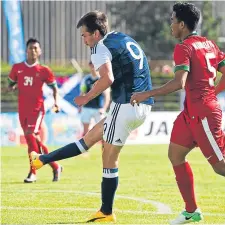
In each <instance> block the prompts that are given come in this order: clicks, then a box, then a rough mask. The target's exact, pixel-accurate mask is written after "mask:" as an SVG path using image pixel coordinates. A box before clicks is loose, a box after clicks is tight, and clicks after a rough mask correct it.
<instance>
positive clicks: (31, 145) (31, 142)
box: [25, 134, 39, 174]
mask: <svg viewBox="0 0 225 225" xmlns="http://www.w3.org/2000/svg"><path fill="white" fill-rule="evenodd" d="M25 138H26V141H27V145H28V156H29V160H30V162H31V159H30V153H31V152H32V151H35V152H37V153H39V147H38V144H37V142H36V138H35V137H34V135H33V134H27V135H25ZM30 172H31V173H33V174H36V170H35V169H33V168H32V167H31V166H30Z"/></svg>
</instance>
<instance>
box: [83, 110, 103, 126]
mask: <svg viewBox="0 0 225 225" xmlns="http://www.w3.org/2000/svg"><path fill="white" fill-rule="evenodd" d="M92 118H94V120H95V123H97V122H99V121H100V120H101V119H102V115H101V114H100V113H99V109H98V108H96V109H95V108H87V107H83V108H82V110H81V113H80V119H81V122H82V123H87V124H89V123H90V122H91V119H92Z"/></svg>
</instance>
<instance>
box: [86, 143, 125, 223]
mask: <svg viewBox="0 0 225 225" xmlns="http://www.w3.org/2000/svg"><path fill="white" fill-rule="evenodd" d="M103 145H104V148H103V151H102V164H103V177H102V184H101V190H102V205H101V208H100V210H99V211H98V212H97V213H95V214H94V215H92V216H91V217H90V218H89V219H88V221H87V222H115V221H116V216H115V214H114V213H113V202H114V196H115V193H116V190H117V187H118V181H119V177H118V159H119V153H120V150H121V148H122V147H123V146H115V145H112V144H109V143H107V142H105V141H103Z"/></svg>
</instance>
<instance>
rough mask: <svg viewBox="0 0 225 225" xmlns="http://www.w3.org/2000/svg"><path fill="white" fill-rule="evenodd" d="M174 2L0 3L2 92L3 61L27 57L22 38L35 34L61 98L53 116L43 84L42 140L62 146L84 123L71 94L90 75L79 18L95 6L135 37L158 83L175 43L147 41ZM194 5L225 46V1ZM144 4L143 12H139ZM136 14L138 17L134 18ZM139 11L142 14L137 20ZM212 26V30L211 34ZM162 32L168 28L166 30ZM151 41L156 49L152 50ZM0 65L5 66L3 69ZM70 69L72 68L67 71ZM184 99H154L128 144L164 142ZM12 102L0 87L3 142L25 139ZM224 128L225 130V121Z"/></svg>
mask: <svg viewBox="0 0 225 225" xmlns="http://www.w3.org/2000/svg"><path fill="white" fill-rule="evenodd" d="M172 4H173V2H139V1H135V2H128V1H127V2H117V1H115V2H111V1H17V0H14V1H2V7H1V25H2V26H1V27H2V32H1V33H2V38H1V62H2V67H1V68H2V73H1V86H2V90H4V88H5V87H6V86H7V79H6V78H7V75H8V71H9V68H10V66H8V65H7V64H12V63H15V62H19V61H22V60H23V59H24V57H25V53H24V50H25V41H26V40H27V39H28V38H29V37H36V38H37V39H38V40H40V43H41V46H42V50H43V55H42V57H41V62H43V63H45V64H47V65H49V66H50V67H51V68H52V69H53V70H54V69H55V67H56V65H57V70H56V71H55V74H56V76H57V78H56V79H57V83H58V86H59V92H60V96H61V98H60V107H61V112H60V113H59V114H53V113H52V112H51V106H52V99H51V97H50V95H51V91H50V90H49V89H48V87H46V86H45V87H44V95H45V99H46V100H45V107H46V111H47V114H46V117H45V125H46V126H45V129H43V130H45V132H44V139H45V140H46V142H47V144H49V145H63V144H66V143H68V142H70V141H73V140H74V139H77V138H79V137H80V135H81V134H82V125H81V123H80V120H79V114H78V112H77V108H76V106H75V105H74V103H73V98H74V96H76V95H78V94H79V84H80V80H81V77H82V75H83V74H85V73H88V71H87V69H86V67H87V62H88V61H89V58H90V52H89V49H88V48H87V47H86V46H84V45H83V43H82V39H81V37H80V32H79V30H77V29H76V22H77V21H78V19H79V18H80V17H81V16H82V15H83V14H85V13H86V12H88V11H90V10H95V9H99V10H102V11H105V12H106V13H107V14H108V17H109V23H110V26H111V29H112V30H119V31H122V32H126V33H128V34H130V35H131V36H134V37H135V39H136V40H138V41H139V43H140V44H141V45H142V47H143V49H144V51H145V52H146V54H147V56H148V58H149V63H150V66H151V71H152V80H153V85H154V86H155V87H156V86H159V85H161V84H163V83H165V82H167V81H168V80H169V79H171V77H172V76H173V73H172V71H173V61H172V51H173V46H174V44H175V42H174V41H171V38H170V37H168V36H167V35H168V34H165V37H163V35H161V36H162V37H161V38H162V40H161V42H159V43H154V46H153V45H152V46H151V45H149V42H151V40H153V41H154V40H155V39H157V36H154V33H157V31H158V30H157V29H156V27H157V26H162V28H163V27H164V26H165V23H164V24H163V22H162V21H163V20H165V19H166V26H167V27H169V18H170V10H168V9H169V8H171V6H172ZM196 4H197V5H198V6H199V7H200V8H201V9H202V11H203V17H204V12H205V11H207V10H208V12H205V14H207V13H210V15H209V16H208V17H206V18H203V19H205V20H203V21H207V22H205V23H204V22H202V23H201V26H200V27H199V28H198V32H200V33H203V34H207V35H209V36H211V38H213V39H215V41H216V42H217V43H218V44H219V45H220V47H221V48H222V49H223V50H225V19H223V17H224V14H223V12H224V11H225V5H224V4H223V2H222V1H215V2H210V1H209V2H208V3H205V2H203V1H197V2H196ZM144 8H147V10H143V9H144ZM152 8H154V9H155V10H154V13H152V14H153V17H152V16H151V15H150V14H149V11H148V10H152ZM134 9H135V11H134ZM134 13H135V15H136V17H134V16H133V15H134ZM130 15H131V17H130ZM138 15H142V18H141V20H140V19H139V17H138ZM132 18H133V20H132ZM167 18H168V19H167ZM210 18H211V19H210ZM131 20H132V21H131ZM143 21H145V23H144V22H143ZM146 23H149V25H148V26H149V29H146V27H145V24H146ZM139 27H140V28H139ZM151 27H153V28H151ZM132 28H133V29H132ZM143 30H144V31H143ZM149 30H150V31H151V32H150V31H149ZM215 30H216V32H214V33H213V31H215ZM164 31H165V32H166V31H168V29H166V28H165V29H164ZM206 31H207V32H206ZM158 32H159V31H158ZM163 38H164V39H163ZM159 39H160V38H159ZM155 45H157V46H158V47H157V48H155ZM71 59H75V60H76V62H77V63H78V65H79V66H80V67H81V70H82V71H83V72H81V71H80V68H79V66H78V67H77V66H76V65H75V68H73V67H74V65H73V64H72V63H71ZM4 65H7V66H6V69H5V67H4ZM68 67H70V68H72V70H71V71H68V70H65V68H68ZM183 98H184V93H183V92H182V91H179V92H175V93H173V94H170V95H168V96H161V97H157V98H156V104H155V106H154V107H153V111H154V113H153V114H152V116H151V118H149V121H148V122H146V123H145V124H144V125H143V126H142V127H141V128H140V129H138V130H137V131H135V132H134V133H133V134H132V135H131V137H130V139H129V141H128V143H136V144H137V143H151V144H152V143H153V144H154V143H156V144H158V143H168V141H169V135H170V131H171V128H172V123H173V120H174V118H175V117H176V115H177V114H178V112H179V110H180V109H181V108H182V103H183ZM16 100H17V98H16V94H13V93H7V92H5V91H2V95H1V138H2V140H1V143H2V146H11V145H19V144H23V143H24V142H25V140H24V137H23V134H22V130H21V128H20V125H19V121H18V115H17V102H16ZM220 102H221V106H222V108H223V110H224V111H225V93H222V94H221V95H220ZM223 129H224V130H225V125H224V124H223Z"/></svg>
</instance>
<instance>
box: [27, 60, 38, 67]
mask: <svg viewBox="0 0 225 225" xmlns="http://www.w3.org/2000/svg"><path fill="white" fill-rule="evenodd" d="M24 64H25V65H26V66H27V67H33V66H36V65H37V64H39V62H38V61H37V62H35V63H33V64H31V65H29V64H28V63H27V61H24Z"/></svg>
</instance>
